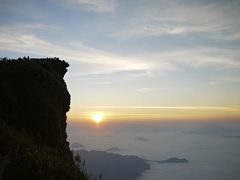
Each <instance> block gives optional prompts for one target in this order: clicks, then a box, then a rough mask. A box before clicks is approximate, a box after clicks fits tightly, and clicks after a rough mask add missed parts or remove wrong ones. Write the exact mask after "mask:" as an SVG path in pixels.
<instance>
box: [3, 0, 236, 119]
mask: <svg viewBox="0 0 240 180" xmlns="http://www.w3.org/2000/svg"><path fill="white" fill-rule="evenodd" d="M239 17H240V1H237V0H235V1H234V0H228V1H224V0H218V1H214V0H209V1H207V0H203V1H197V0H182V1H180V0H128V1H127V0H48V1H47V0H42V1H37V0H18V1H15V0H1V6H0V23H1V28H0V56H1V57H5V56H7V57H18V56H24V55H29V56H31V57H36V56H37V57H39V56H40V57H46V56H48V57H55V56H57V57H60V58H61V59H65V60H66V61H68V62H69V63H70V68H69V72H68V74H67V75H66V78H65V79H66V81H67V84H68V88H69V91H70V93H71V94H72V105H71V112H72V113H73V114H77V115H76V116H79V117H81V115H83V114H84V113H86V114H87V113H89V112H90V111H91V110H90V109H91V108H93V107H94V111H98V110H99V109H98V108H100V109H101V108H102V107H103V106H104V107H105V109H104V111H107V109H106V107H108V108H110V107H111V108H110V109H113V108H114V107H115V108H116V109H118V110H116V111H119V107H122V109H125V110H122V112H126V113H129V112H128V110H126V109H132V108H134V107H145V108H146V107H153V106H154V107H158V108H159V109H161V107H188V108H186V109H189V107H195V108H198V107H199V108H200V109H201V108H202V107H206V109H209V108H210V107H212V108H213V109H216V107H219V112H220V111H222V107H227V108H228V107H231V108H234V109H232V110H231V112H229V111H226V112H225V116H224V118H225V117H227V115H228V114H229V115H230V114H235V116H236V114H237V116H238V117H240V113H239V107H240V93H239V92H240V59H239V58H240V51H239V50H240V21H239ZM124 107H125V108H124ZM137 109H138V108H137ZM153 109H156V108H153ZM236 111H237V113H236ZM136 112H137V110H136ZM136 112H134V113H135V114H136ZM131 113H133V112H131ZM134 113H133V114H134ZM154 113H157V112H154ZM219 114H221V113H219ZM76 116H75V117H76ZM235 116H234V117H235ZM235 118H236V117H235Z"/></svg>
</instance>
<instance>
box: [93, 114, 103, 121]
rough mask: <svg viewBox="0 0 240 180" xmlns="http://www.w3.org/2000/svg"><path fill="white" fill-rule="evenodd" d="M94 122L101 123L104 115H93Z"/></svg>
mask: <svg viewBox="0 0 240 180" xmlns="http://www.w3.org/2000/svg"><path fill="white" fill-rule="evenodd" d="M92 120H93V121H94V122H95V123H100V122H102V120H103V115H102V114H93V115H92Z"/></svg>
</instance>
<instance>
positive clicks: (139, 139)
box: [135, 137, 151, 141]
mask: <svg viewBox="0 0 240 180" xmlns="http://www.w3.org/2000/svg"><path fill="white" fill-rule="evenodd" d="M135 140H136V141H151V139H148V138H144V137H137V138H135Z"/></svg>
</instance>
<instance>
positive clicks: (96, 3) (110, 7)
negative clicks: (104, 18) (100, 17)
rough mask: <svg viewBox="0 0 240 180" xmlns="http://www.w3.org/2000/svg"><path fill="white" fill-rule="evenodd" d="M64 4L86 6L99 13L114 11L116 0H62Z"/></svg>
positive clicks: (76, 6) (77, 6)
mask: <svg viewBox="0 0 240 180" xmlns="http://www.w3.org/2000/svg"><path fill="white" fill-rule="evenodd" d="M60 2H61V3H62V4H63V5H65V6H69V7H74V8H86V9H88V10H90V11H95V12H98V13H113V12H114V11H115V8H116V5H117V1H116V0H61V1H60Z"/></svg>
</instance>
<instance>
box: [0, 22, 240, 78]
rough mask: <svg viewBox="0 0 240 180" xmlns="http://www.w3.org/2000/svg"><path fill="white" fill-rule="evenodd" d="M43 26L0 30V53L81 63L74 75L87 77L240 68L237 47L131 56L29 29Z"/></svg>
mask: <svg viewBox="0 0 240 180" xmlns="http://www.w3.org/2000/svg"><path fill="white" fill-rule="evenodd" d="M47 27H48V26H46V25H44V24H26V25H24V24H23V25H22V28H19V31H18V32H16V31H15V30H14V29H16V28H18V25H17V26H16V27H15V28H14V26H9V28H8V27H7V26H6V27H4V28H2V29H1V30H0V50H4V51H13V52H20V53H27V54H28V53H29V52H31V54H34V55H41V56H59V57H60V58H63V59H66V60H71V61H76V62H81V63H84V64H86V65H87V66H88V68H87V69H85V71H84V70H83V69H82V71H81V72H79V73H75V76H83V75H84V76H86V75H87V76H88V75H94V74H106V73H116V72H121V71H125V72H127V74H128V75H131V76H132V77H136V78H137V77H142V76H148V77H151V76H156V75H157V76H159V75H163V74H165V73H167V72H172V71H178V70H181V69H182V68H185V67H190V68H202V67H216V68H219V69H229V68H235V69H236V68H240V62H239V59H238V58H239V57H240V50H239V49H238V48H231V49H223V48H191V49H184V50H175V51H171V50H170V51H165V52H161V53H148V52H138V53H134V54H132V55H121V54H115V53H112V52H108V51H103V50H100V49H97V48H93V47H90V46H87V45H85V44H84V43H82V42H81V41H80V40H78V41H77V42H70V43H68V42H65V43H64V45H61V44H57V43H54V42H50V41H48V40H45V39H43V38H41V37H40V36H38V35H36V34H34V32H33V29H48V28H47Z"/></svg>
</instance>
